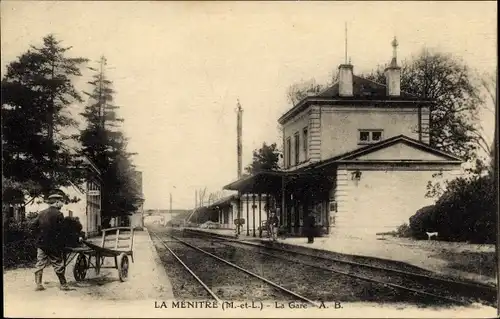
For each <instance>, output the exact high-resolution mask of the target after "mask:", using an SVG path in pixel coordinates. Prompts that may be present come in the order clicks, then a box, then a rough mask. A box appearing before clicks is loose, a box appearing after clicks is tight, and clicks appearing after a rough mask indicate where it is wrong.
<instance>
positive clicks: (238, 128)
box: [236, 99, 243, 235]
mask: <svg viewBox="0 0 500 319" xmlns="http://www.w3.org/2000/svg"><path fill="white" fill-rule="evenodd" d="M236 114H237V115H236V149H237V157H238V179H240V178H241V173H242V157H243V156H242V155H243V154H242V153H243V149H242V135H243V109H242V108H241V104H240V100H239V99H238V103H237V107H236ZM240 219H241V193H240V192H239V191H238V226H237V230H238V232H237V234H238V235H239V234H240V225H239V221H240Z"/></svg>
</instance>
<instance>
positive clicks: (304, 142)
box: [302, 127, 309, 160]
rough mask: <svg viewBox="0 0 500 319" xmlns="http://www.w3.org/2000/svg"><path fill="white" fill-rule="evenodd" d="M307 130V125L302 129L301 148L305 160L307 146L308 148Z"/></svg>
mask: <svg viewBox="0 0 500 319" xmlns="http://www.w3.org/2000/svg"><path fill="white" fill-rule="evenodd" d="M308 142H309V130H308V128H307V127H304V129H303V130H302V150H303V151H304V159H305V160H307V156H308V154H307V153H308V148H309V144H308Z"/></svg>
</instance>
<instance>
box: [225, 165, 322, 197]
mask: <svg viewBox="0 0 500 319" xmlns="http://www.w3.org/2000/svg"><path fill="white" fill-rule="evenodd" d="M321 177H322V176H321V175H320V174H318V173H317V172H305V171H299V170H295V171H291V172H284V171H264V172H259V173H256V174H253V175H249V176H245V177H243V178H240V179H239V180H237V181H235V182H232V183H231V184H228V185H226V186H224V187H223V189H226V190H233V191H239V192H240V193H242V194H277V193H278V194H279V193H281V192H282V191H283V185H284V184H288V183H289V182H290V181H293V180H301V179H306V180H309V181H311V180H318V179H319V178H321Z"/></svg>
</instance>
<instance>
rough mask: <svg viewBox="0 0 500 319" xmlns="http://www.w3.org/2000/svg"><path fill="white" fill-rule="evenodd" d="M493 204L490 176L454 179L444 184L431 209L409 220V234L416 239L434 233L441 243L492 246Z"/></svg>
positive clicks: (494, 229)
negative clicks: (461, 242) (446, 241)
mask: <svg viewBox="0 0 500 319" xmlns="http://www.w3.org/2000/svg"><path fill="white" fill-rule="evenodd" d="M496 201H497V198H496V193H495V179H494V176H493V174H486V175H478V174H476V175H471V176H468V177H460V178H457V179H455V180H453V181H451V182H449V183H448V185H447V187H446V190H445V191H444V193H442V195H441V196H440V197H439V199H438V201H437V202H436V204H435V205H432V206H427V207H424V208H422V209H421V210H419V211H418V212H417V213H416V214H415V215H414V216H412V217H411V218H410V228H411V232H412V234H413V236H414V237H416V238H419V239H425V238H427V236H426V234H425V232H435V231H436V232H438V233H439V238H440V239H443V240H450V241H472V242H476V243H494V242H495V234H496V227H497V226H496V225H497V222H498V221H497V216H496Z"/></svg>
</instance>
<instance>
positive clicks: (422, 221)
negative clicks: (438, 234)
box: [409, 205, 439, 239]
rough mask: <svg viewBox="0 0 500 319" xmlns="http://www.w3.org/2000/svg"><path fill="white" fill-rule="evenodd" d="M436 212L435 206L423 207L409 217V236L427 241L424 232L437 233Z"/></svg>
mask: <svg viewBox="0 0 500 319" xmlns="http://www.w3.org/2000/svg"><path fill="white" fill-rule="evenodd" d="M437 215H438V212H437V210H436V206H435V205H430V206H425V207H422V208H420V209H419V210H417V212H416V214H415V215H413V216H412V217H410V226H409V231H410V236H411V237H413V238H416V239H427V234H426V232H435V231H438V228H439V227H438V225H437V223H436V221H437Z"/></svg>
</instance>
